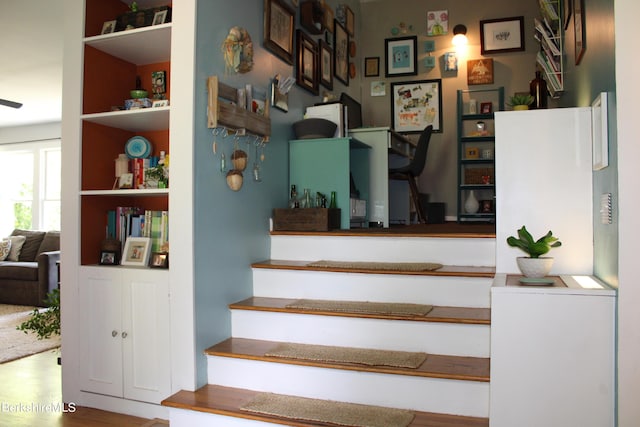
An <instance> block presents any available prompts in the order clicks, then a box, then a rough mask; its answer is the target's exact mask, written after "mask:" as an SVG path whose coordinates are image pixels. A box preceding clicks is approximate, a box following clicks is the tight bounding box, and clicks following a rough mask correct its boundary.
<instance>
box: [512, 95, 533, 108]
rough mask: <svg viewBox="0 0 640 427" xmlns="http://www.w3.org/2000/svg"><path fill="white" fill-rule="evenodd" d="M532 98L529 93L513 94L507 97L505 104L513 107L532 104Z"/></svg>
mask: <svg viewBox="0 0 640 427" xmlns="http://www.w3.org/2000/svg"><path fill="white" fill-rule="evenodd" d="M533 101H534V98H533V96H531V95H513V96H511V97H509V102H507V105H508V106H510V107H513V106H515V105H531V104H533Z"/></svg>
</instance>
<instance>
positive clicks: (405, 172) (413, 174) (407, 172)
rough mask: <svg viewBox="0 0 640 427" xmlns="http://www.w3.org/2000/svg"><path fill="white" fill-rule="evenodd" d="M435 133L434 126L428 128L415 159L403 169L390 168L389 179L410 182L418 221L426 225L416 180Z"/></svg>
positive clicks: (418, 146) (425, 130)
mask: <svg viewBox="0 0 640 427" xmlns="http://www.w3.org/2000/svg"><path fill="white" fill-rule="evenodd" d="M432 132H433V126H432V125H429V126H427V127H426V128H425V129H424V130H423V131H422V134H421V135H420V139H419V140H418V145H417V146H416V150H415V153H414V154H413V159H411V161H410V162H409V163H408V164H407V165H405V166H402V167H399V168H389V179H395V180H402V181H408V182H409V189H410V190H411V198H412V199H413V204H414V205H415V207H416V213H417V214H418V221H419V222H421V223H423V224H426V222H427V217H426V215H425V214H424V211H423V210H422V204H421V203H420V193H419V192H418V185H417V184H416V178H418V177H419V176H420V174H421V173H422V170H423V169H424V165H425V163H426V162H427V150H428V149H429V141H430V140H431V133H432Z"/></svg>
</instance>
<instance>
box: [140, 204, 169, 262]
mask: <svg viewBox="0 0 640 427" xmlns="http://www.w3.org/2000/svg"><path fill="white" fill-rule="evenodd" d="M144 217H145V221H144V224H145V226H144V234H143V236H144V237H150V238H151V252H163V249H164V248H165V246H166V244H167V243H169V211H154V210H147V211H145V214H144Z"/></svg>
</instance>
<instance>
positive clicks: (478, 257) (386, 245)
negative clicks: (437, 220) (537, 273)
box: [271, 236, 496, 266]
mask: <svg viewBox="0 0 640 427" xmlns="http://www.w3.org/2000/svg"><path fill="white" fill-rule="evenodd" d="M495 251H496V243H495V239H493V238H470V239H462V238H427V237H411V238H407V237H355V236H271V259H287V260H296V261H305V260H321V259H328V260H334V261H377V262H439V263H442V264H445V265H468V266H495V265H496V261H495Z"/></svg>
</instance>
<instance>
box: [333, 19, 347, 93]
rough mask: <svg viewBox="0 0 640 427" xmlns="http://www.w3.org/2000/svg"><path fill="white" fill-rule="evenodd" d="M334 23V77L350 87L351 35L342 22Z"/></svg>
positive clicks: (336, 21) (335, 21)
mask: <svg viewBox="0 0 640 427" xmlns="http://www.w3.org/2000/svg"><path fill="white" fill-rule="evenodd" d="M333 22H334V26H333V28H334V32H333V67H334V68H333V75H334V77H335V78H336V79H338V80H340V81H341V82H342V83H344V84H345V85H346V86H349V33H347V29H346V28H345V27H344V25H342V24H341V23H340V21H338V20H337V19H336V20H334V21H333Z"/></svg>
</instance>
